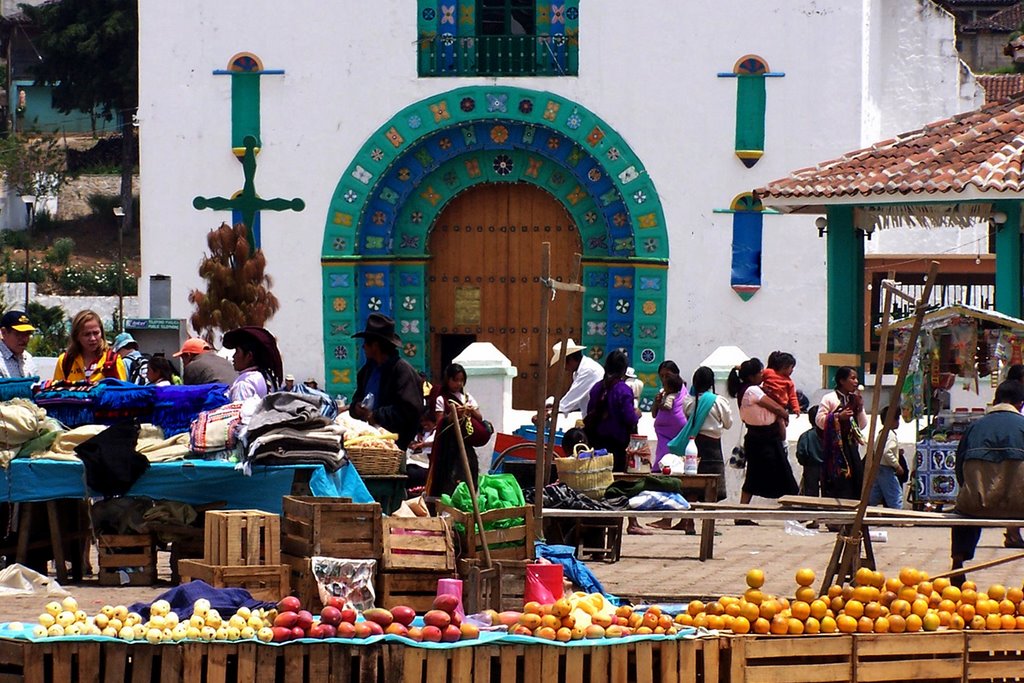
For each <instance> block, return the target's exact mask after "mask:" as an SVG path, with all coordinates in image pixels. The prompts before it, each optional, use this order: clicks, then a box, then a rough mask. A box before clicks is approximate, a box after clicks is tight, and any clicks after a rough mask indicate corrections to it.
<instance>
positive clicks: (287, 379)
mask: <svg viewBox="0 0 1024 683" xmlns="http://www.w3.org/2000/svg"><path fill="white" fill-rule="evenodd" d="M283 389H284V390H285V391H295V375H285V376H284V387H283Z"/></svg>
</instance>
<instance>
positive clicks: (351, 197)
mask: <svg viewBox="0 0 1024 683" xmlns="http://www.w3.org/2000/svg"><path fill="white" fill-rule="evenodd" d="M342 196H343V197H344V198H345V201H346V202H348V203H349V204H351V203H352V202H354V201H355V200H357V199H359V195H357V194H356V193H355V192H353V191H352V190H346V191H345V194H344V195H342Z"/></svg>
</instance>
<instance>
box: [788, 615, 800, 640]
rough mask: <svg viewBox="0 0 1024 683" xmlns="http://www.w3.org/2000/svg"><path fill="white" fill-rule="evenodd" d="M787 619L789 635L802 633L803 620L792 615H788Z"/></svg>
mask: <svg viewBox="0 0 1024 683" xmlns="http://www.w3.org/2000/svg"><path fill="white" fill-rule="evenodd" d="M787 621H788V622H789V635H791V636H799V635H802V634H803V632H804V622H802V621H800V620H799V619H794V618H793V617H790V618H789V619H787Z"/></svg>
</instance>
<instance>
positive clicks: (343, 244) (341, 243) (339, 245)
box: [332, 237, 348, 251]
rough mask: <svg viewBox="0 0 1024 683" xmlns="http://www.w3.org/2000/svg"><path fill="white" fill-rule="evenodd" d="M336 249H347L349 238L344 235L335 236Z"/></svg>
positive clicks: (334, 244)
mask: <svg viewBox="0 0 1024 683" xmlns="http://www.w3.org/2000/svg"><path fill="white" fill-rule="evenodd" d="M332 246H333V247H334V251H345V250H346V249H348V240H347V239H345V238H344V237H335V238H334V242H333V245H332Z"/></svg>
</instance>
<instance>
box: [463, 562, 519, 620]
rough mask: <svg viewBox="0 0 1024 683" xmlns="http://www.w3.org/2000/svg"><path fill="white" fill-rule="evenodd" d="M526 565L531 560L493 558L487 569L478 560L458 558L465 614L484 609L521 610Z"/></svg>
mask: <svg viewBox="0 0 1024 683" xmlns="http://www.w3.org/2000/svg"><path fill="white" fill-rule="evenodd" d="M528 564H530V560H495V561H494V566H493V570H492V571H486V570H484V569H483V563H482V561H480V560H466V559H463V560H459V576H460V577H461V578H462V604H463V606H464V607H465V608H466V613H467V614H472V613H475V612H482V611H483V610H485V609H493V610H495V611H498V612H503V611H505V610H518V611H522V609H523V595H524V594H525V593H526V565H528Z"/></svg>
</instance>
